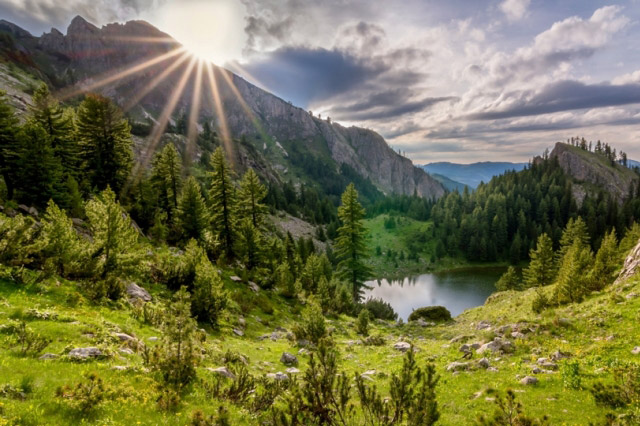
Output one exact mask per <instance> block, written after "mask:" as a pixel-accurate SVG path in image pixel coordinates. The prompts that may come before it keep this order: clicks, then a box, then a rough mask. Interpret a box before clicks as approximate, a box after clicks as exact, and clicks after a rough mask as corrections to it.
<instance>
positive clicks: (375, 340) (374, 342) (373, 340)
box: [362, 334, 385, 346]
mask: <svg viewBox="0 0 640 426" xmlns="http://www.w3.org/2000/svg"><path fill="white" fill-rule="evenodd" d="M362 344H363V345H365V346H384V344H385V340H384V337H382V336H380V335H379V334H378V335H375V336H369V337H367V338H366V339H364V340H363V341H362Z"/></svg>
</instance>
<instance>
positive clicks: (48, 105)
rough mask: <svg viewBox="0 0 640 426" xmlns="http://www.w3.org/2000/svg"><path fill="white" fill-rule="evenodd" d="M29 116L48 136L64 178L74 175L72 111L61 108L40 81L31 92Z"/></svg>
mask: <svg viewBox="0 0 640 426" xmlns="http://www.w3.org/2000/svg"><path fill="white" fill-rule="evenodd" d="M31 117H32V119H33V120H34V121H35V122H36V123H38V124H40V126H42V128H43V129H44V131H45V132H46V133H47V135H48V136H49V140H50V142H51V148H53V152H54V154H55V156H56V157H57V158H59V159H60V162H61V163H62V165H63V167H64V174H65V178H66V177H67V176H74V177H75V176H76V173H77V171H78V170H77V169H78V165H79V164H78V160H79V158H78V145H77V141H76V139H75V123H74V116H73V111H72V110H71V109H68V110H65V109H64V108H62V107H61V106H60V103H59V102H58V100H57V99H56V98H54V97H53V96H52V95H51V93H50V92H49V88H48V87H47V85H46V84H45V83H42V84H41V85H40V87H38V88H37V89H36V91H35V93H34V94H33V98H32V105H31Z"/></svg>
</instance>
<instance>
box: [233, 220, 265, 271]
mask: <svg viewBox="0 0 640 426" xmlns="http://www.w3.org/2000/svg"><path fill="white" fill-rule="evenodd" d="M237 237H238V242H237V249H238V250H237V251H238V254H239V256H240V257H241V259H242V262H243V263H244V265H245V266H246V268H247V269H248V270H250V271H251V270H253V269H255V268H256V267H258V266H260V265H261V264H262V260H263V245H264V241H263V237H262V233H261V232H260V230H259V229H258V228H256V227H255V226H253V222H251V219H249V218H245V219H242V220H241V221H240V222H239V223H238V226H237Z"/></svg>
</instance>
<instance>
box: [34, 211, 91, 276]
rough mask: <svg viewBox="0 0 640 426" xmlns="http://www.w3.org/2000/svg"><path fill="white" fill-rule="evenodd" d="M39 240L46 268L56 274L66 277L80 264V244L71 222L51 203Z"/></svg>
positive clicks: (45, 215) (43, 220) (44, 218)
mask: <svg viewBox="0 0 640 426" xmlns="http://www.w3.org/2000/svg"><path fill="white" fill-rule="evenodd" d="M39 239H40V242H41V244H42V252H41V255H42V256H43V257H44V258H46V263H47V265H46V266H47V267H49V268H50V269H52V270H53V271H55V272H56V273H58V274H60V275H66V274H67V273H68V272H69V271H71V270H73V269H74V267H76V266H77V264H78V263H79V262H80V259H81V255H82V243H81V241H80V238H79V237H78V234H77V233H76V231H75V229H73V222H72V221H71V219H70V218H69V217H67V215H66V214H65V212H64V211H63V210H60V208H59V207H58V206H57V205H56V204H55V203H54V202H53V201H49V204H48V205H47V210H46V212H45V214H44V217H43V219H42V232H41V233H40V235H39Z"/></svg>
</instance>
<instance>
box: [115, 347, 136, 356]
mask: <svg viewBox="0 0 640 426" xmlns="http://www.w3.org/2000/svg"><path fill="white" fill-rule="evenodd" d="M118 352H120V353H121V354H123V355H133V351H132V350H131V349H129V348H120V349H118Z"/></svg>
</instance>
